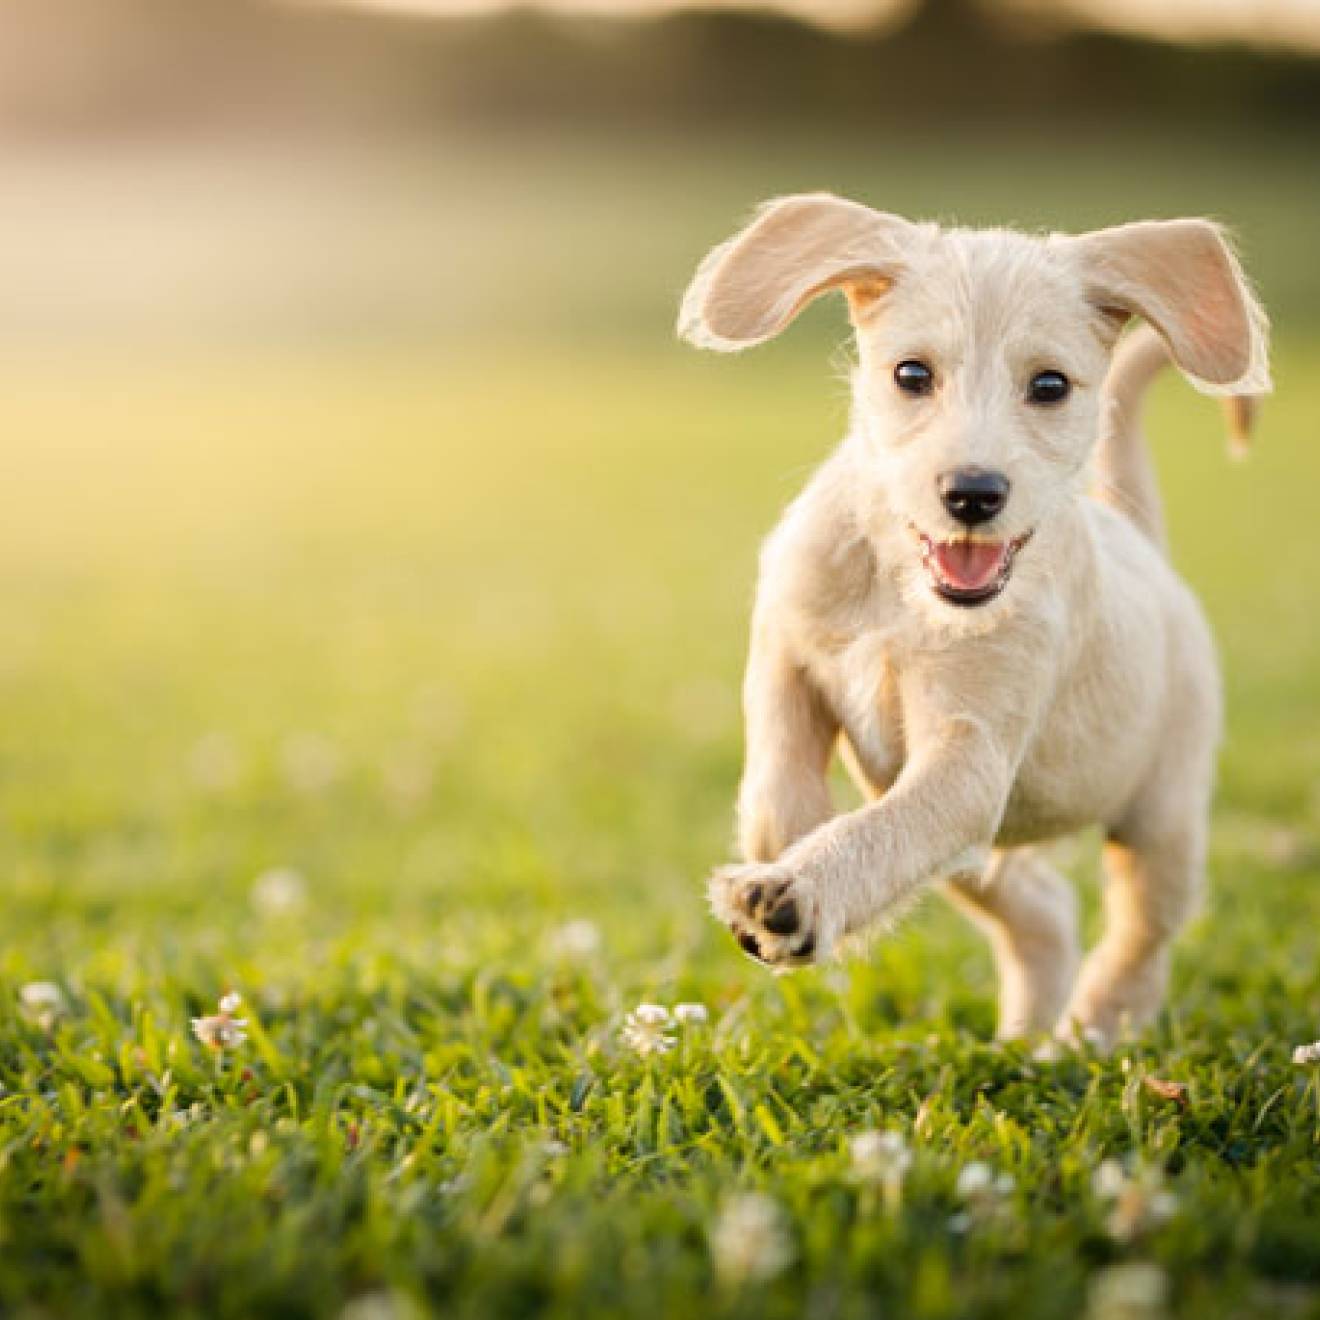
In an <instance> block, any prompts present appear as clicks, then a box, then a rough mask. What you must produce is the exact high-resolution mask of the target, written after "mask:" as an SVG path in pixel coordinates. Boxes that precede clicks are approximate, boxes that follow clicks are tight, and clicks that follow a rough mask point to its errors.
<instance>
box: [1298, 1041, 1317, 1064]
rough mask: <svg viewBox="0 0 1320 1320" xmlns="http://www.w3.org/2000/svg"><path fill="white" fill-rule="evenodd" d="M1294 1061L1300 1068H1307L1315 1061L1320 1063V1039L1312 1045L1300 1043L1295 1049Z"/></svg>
mask: <svg viewBox="0 0 1320 1320" xmlns="http://www.w3.org/2000/svg"><path fill="white" fill-rule="evenodd" d="M1292 1060H1293V1062H1294V1063H1295V1064H1296V1065H1297V1066H1298V1067H1299V1068H1307V1067H1309V1066H1310V1065H1311V1064H1313V1063H1320V1040H1317V1041H1314V1042H1312V1043H1311V1044H1310V1045H1299V1046H1298V1047H1297V1048H1296V1049H1295V1050H1293V1056H1292Z"/></svg>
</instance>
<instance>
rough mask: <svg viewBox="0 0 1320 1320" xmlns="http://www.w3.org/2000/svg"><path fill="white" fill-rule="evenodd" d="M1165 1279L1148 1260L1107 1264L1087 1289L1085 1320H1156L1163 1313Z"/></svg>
mask: <svg viewBox="0 0 1320 1320" xmlns="http://www.w3.org/2000/svg"><path fill="white" fill-rule="evenodd" d="M1168 1300H1169V1280H1168V1277H1167V1276H1166V1275H1165V1273H1164V1271H1163V1270H1162V1269H1160V1267H1159V1266H1158V1265H1155V1264H1152V1263H1151V1262H1149V1261H1141V1260H1134V1261H1126V1262H1124V1263H1123V1264H1121V1265H1110V1266H1109V1267H1108V1268H1107V1269H1103V1270H1101V1271H1100V1272H1099V1273H1098V1274H1096V1275H1095V1276H1094V1277H1093V1278H1092V1279H1091V1283H1090V1286H1089V1287H1088V1289H1087V1307H1086V1320H1158V1317H1161V1316H1163V1315H1165V1314H1166V1309H1165V1308H1166V1307H1167V1305H1168Z"/></svg>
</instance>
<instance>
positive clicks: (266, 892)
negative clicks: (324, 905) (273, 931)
mask: <svg viewBox="0 0 1320 1320" xmlns="http://www.w3.org/2000/svg"><path fill="white" fill-rule="evenodd" d="M306 904H307V880H306V878H305V877H304V876H303V874H302V872H301V871H296V870H294V868H293V867H291V866H273V867H271V869H270V870H269V871H263V872H262V873H261V874H260V875H259V876H257V878H256V879H255V880H254V881H253V882H252V906H253V907H254V908H256V909H257V911H258V912H260V913H262V914H263V915H265V916H268V917H283V916H287V915H289V914H290V913H293V912H297V911H299V910H300V909H302V908H303V907H305V906H306Z"/></svg>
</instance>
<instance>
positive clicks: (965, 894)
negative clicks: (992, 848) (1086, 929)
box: [945, 848, 1080, 1040]
mask: <svg viewBox="0 0 1320 1320" xmlns="http://www.w3.org/2000/svg"><path fill="white" fill-rule="evenodd" d="M945 892H946V893H947V894H948V896H949V898H951V899H952V900H953V902H954V904H955V905H956V906H957V907H958V908H959V909H961V910H962V911H963V912H964V913H965V914H966V915H967V916H968V917H969V918H970V919H971V920H972V921H973V922H974V923H975V924H976V925H977V926H978V927H980V929H981V930H983V931H984V932H985V934H986V937H987V938H988V939H989V941H990V947H991V949H992V950H993V951H994V956H995V966H996V968H997V970H998V973H999V1030H998V1035H999V1038H1000V1039H1001V1040H1010V1039H1013V1038H1014V1037H1018V1036H1025V1035H1030V1034H1031V1033H1033V1032H1038V1031H1049V1030H1050V1028H1052V1027H1053V1026H1054V1024H1055V1023H1056V1022H1057V1021H1058V1019H1059V1014H1060V1013H1061V1012H1062V1011H1063V1007H1064V1005H1065V1004H1066V1003H1067V1002H1068V994H1069V992H1070V991H1071V989H1072V986H1073V981H1074V979H1075V977H1076V975H1077V965H1078V962H1079V961H1080V951H1079V946H1078V939H1077V896H1076V894H1075V893H1074V891H1073V887H1072V885H1071V884H1070V883H1069V882H1068V881H1067V880H1066V879H1065V878H1064V877H1063V876H1061V875H1060V874H1059V873H1058V872H1057V871H1056V870H1055V869H1054V868H1053V867H1052V866H1050V865H1049V864H1048V863H1047V862H1046V861H1045V860H1044V858H1042V857H1041V856H1040V855H1039V853H1037V852H1034V851H1032V850H1030V849H1024V848H1019V849H1013V850H1010V851H1002V852H1001V851H997V852H995V853H994V854H993V855H992V856H991V860H990V864H989V866H988V867H987V868H986V869H985V871H984V873H983V874H981V875H960V876H954V877H951V878H950V879H949V880H948V881H947V882H946V884H945Z"/></svg>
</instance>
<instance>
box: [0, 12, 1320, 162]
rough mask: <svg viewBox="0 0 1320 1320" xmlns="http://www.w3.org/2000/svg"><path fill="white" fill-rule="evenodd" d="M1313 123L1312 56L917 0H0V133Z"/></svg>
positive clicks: (1317, 98) (1319, 105)
mask: <svg viewBox="0 0 1320 1320" xmlns="http://www.w3.org/2000/svg"><path fill="white" fill-rule="evenodd" d="M1150 117H1155V118H1158V119H1159V121H1160V122H1161V123H1164V124H1168V123H1180V122H1182V123H1187V124H1191V125H1198V124H1199V125H1205V126H1207V127H1208V128H1210V127H1224V126H1234V127H1253V126H1255V127H1260V128H1261V129H1264V130H1268V129H1269V128H1270V127H1280V128H1282V127H1286V126H1289V125H1304V126H1316V127H1320V59H1317V58H1316V57H1315V56H1314V55H1309V54H1306V53H1303V52H1293V51H1287V50H1261V49H1255V48H1247V47H1243V46H1232V45H1216V46H1208V47H1207V46H1201V47H1192V46H1183V45H1176V44H1171V43H1162V42H1153V41H1145V40H1139V39H1136V38H1128V37H1122V36H1116V35H1111V34H1102V33H1098V32H1094V31H1087V30H1082V29H1080V28H1078V27H1076V26H1070V25H1066V24H1064V23H1062V22H1061V21H1059V20H1056V19H1053V18H1051V17H1050V16H1049V11H1048V10H1046V9H1042V10H1040V11H1038V12H1036V13H1035V14H1034V15H1033V14H1032V13H1030V12H1029V11H1024V10H1022V9H1021V8H1018V7H1014V6H1007V7H1006V6H1003V5H1000V6H996V5H995V4H994V3H993V0H927V2H926V3H925V4H922V5H920V6H919V7H918V8H916V9H915V11H914V12H913V13H912V15H911V16H910V17H909V18H908V19H907V20H906V21H905V22H902V23H901V24H900V25H899V26H897V27H886V28H885V29H884V30H877V31H876V32H873V33H867V32H862V33H858V34H848V35H844V34H840V33H837V32H830V31H826V30H822V29H819V28H815V27H812V26H809V25H805V24H802V23H799V22H797V21H794V20H791V19H788V18H784V17H780V16H775V15H771V14H764V13H749V12H745V11H744V12H739V13H729V12H683V13H676V14H671V15H668V16H665V17H660V18H651V19H644V20H627V21H625V20H612V19H603V18H593V19H585V18H566V17H561V16H555V15H549V14H546V13H544V12H541V11H535V10H530V9H527V10H513V11H510V12H506V13H502V14H499V15H496V16H493V17H486V18H473V17H466V18H452V17H451V18H420V17H401V16H398V15H388V16H387V15H385V14H382V13H379V12H368V11H365V10H356V11H355V10H352V9H342V8H326V7H320V6H317V5H314V4H312V3H294V4H276V3H267V2H263V0H0V134H5V135H9V136H15V135H18V136H41V137H48V136H63V135H78V136H86V135H89V134H90V135H95V134H101V133H126V132H127V133H143V132H149V133H150V132H171V131H177V130H180V129H194V130H195V129H196V128H198V127H199V126H211V127H217V128H234V127H238V128H242V127H244V126H247V127H249V128H253V127H258V128H261V129H263V130H265V131H282V130H286V129H287V130H291V131H305V130H309V129H323V128H331V129H344V128H368V129H375V128H389V129H400V128H413V127H415V128H419V129H422V128H427V127H431V126H443V127H446V128H454V127H469V126H470V127H481V126H489V125H500V124H508V123H525V122H528V121H532V122H537V123H542V122H564V123H570V124H571V123H585V122H605V123H610V124H620V123H621V124H628V125H641V124H647V123H655V124H674V125H677V126H680V127H681V126H683V125H685V124H692V125H697V124H704V123H709V122H711V121H719V122H721V123H724V124H733V125H736V124H738V123H739V122H740V121H746V122H747V123H749V124H753V123H754V124H760V125H764V124H765V123H766V122H767V121H780V122H783V123H786V124H790V123H791V124H797V123H804V124H810V125H828V124H830V123H847V124H849V125H851V126H854V127H856V126H858V125H862V126H864V125H866V124H867V123H869V122H874V123H876V124H877V125H879V124H884V125H885V126H887V127H890V128H892V127H894V126H895V125H899V124H903V123H905V122H910V123H912V124H914V125H918V126H920V125H926V124H939V123H941V122H947V121H951V120H959V121H967V120H972V121H977V122H979V121H983V120H992V121H993V120H1000V121H1003V120H1010V121H1011V120H1033V121H1035V120H1042V119H1044V120H1048V121H1050V122H1056V123H1057V122H1060V121H1062V122H1064V123H1068V122H1079V123H1084V122H1087V121H1097V122H1104V123H1113V122H1115V121H1129V122H1131V121H1140V120H1142V119H1147V118H1150Z"/></svg>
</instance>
